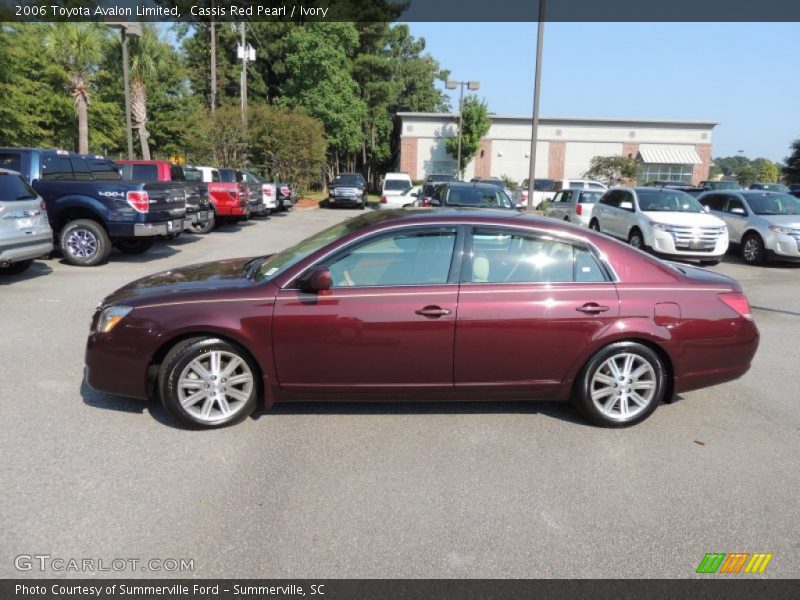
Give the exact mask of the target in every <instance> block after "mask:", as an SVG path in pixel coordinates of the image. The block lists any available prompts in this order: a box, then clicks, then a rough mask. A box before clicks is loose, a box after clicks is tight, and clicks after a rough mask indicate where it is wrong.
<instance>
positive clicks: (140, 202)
mask: <svg viewBox="0 0 800 600" xmlns="http://www.w3.org/2000/svg"><path fill="white" fill-rule="evenodd" d="M126 199H127V200H128V204H130V205H131V208H133V210H135V211H136V212H140V213H146V212H149V211H150V196H148V195H147V192H128V194H127V196H126Z"/></svg>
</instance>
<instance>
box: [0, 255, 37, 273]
mask: <svg viewBox="0 0 800 600" xmlns="http://www.w3.org/2000/svg"><path fill="white" fill-rule="evenodd" d="M32 264H33V259H31V260H21V261H19V262H15V263H11V264H10V265H8V266H7V267H0V275H19V274H20V273H24V272H25V271H27V270H28V267H30V266H31V265H32Z"/></svg>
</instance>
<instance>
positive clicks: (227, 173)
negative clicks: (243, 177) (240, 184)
mask: <svg viewBox="0 0 800 600" xmlns="http://www.w3.org/2000/svg"><path fill="white" fill-rule="evenodd" d="M219 177H220V181H224V182H225V183H236V182H237V181H238V178H237V177H236V170H235V169H220V170H219Z"/></svg>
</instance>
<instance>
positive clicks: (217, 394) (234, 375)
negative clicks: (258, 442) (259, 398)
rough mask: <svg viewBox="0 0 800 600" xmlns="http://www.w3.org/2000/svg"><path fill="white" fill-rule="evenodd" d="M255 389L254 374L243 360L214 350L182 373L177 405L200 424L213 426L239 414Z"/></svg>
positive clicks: (202, 355) (195, 361)
mask: <svg viewBox="0 0 800 600" xmlns="http://www.w3.org/2000/svg"><path fill="white" fill-rule="evenodd" d="M253 385H254V379H253V373H252V371H251V370H250V367H249V366H248V365H247V362H246V361H245V360H244V359H243V358H242V357H240V356H237V355H236V354H234V353H232V352H227V351H224V350H212V351H211V352H207V353H205V354H201V355H200V356H198V357H197V358H195V359H194V360H192V361H191V362H190V363H189V364H188V365H186V367H185V368H184V369H183V371H182V372H181V375H180V378H179V379H178V385H177V391H178V401H179V402H180V404H181V406H182V407H183V409H184V410H186V412H188V413H189V414H191V415H192V416H193V417H194V418H195V419H197V420H198V421H201V422H203V423H208V424H213V423H216V422H219V421H223V420H227V419H229V418H230V417H232V416H233V415H235V414H236V413H238V412H240V411H241V410H242V409H243V408H244V406H245V405H246V404H247V401H248V399H249V398H250V395H251V394H252V391H253Z"/></svg>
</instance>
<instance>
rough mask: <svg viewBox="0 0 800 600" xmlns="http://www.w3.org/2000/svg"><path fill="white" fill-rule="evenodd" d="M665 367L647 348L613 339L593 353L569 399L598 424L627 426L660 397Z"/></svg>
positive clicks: (647, 413) (644, 414) (650, 409)
mask: <svg viewBox="0 0 800 600" xmlns="http://www.w3.org/2000/svg"><path fill="white" fill-rule="evenodd" d="M666 381H667V376H666V371H665V368H664V365H663V363H662V362H661V359H660V358H659V357H658V354H656V353H655V352H654V351H653V350H652V349H651V348H648V347H647V346H645V345H643V344H639V343H636V342H617V343H614V344H611V345H609V346H606V347H605V348H603V349H601V350H600V351H599V352H597V354H595V355H594V356H593V357H592V358H591V359H590V360H589V362H588V363H587V364H586V366H585V367H584V369H583V370H582V371H581V375H580V378H579V380H578V381H577V384H576V389H575V393H574V394H573V398H572V400H573V403H574V404H575V406H576V407H577V408H578V410H579V411H580V412H581V413H582V414H583V416H584V417H586V419H588V420H589V421H591V422H592V423H594V424H595V425H600V426H602V427H627V426H629V425H634V424H636V423H639V422H640V421H643V420H644V419H646V418H647V417H648V416H650V414H651V413H652V412H653V411H654V410H655V409H656V407H657V406H658V405H659V403H660V402H661V401H662V399H663V398H664V393H665V391H666V387H667V385H666Z"/></svg>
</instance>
